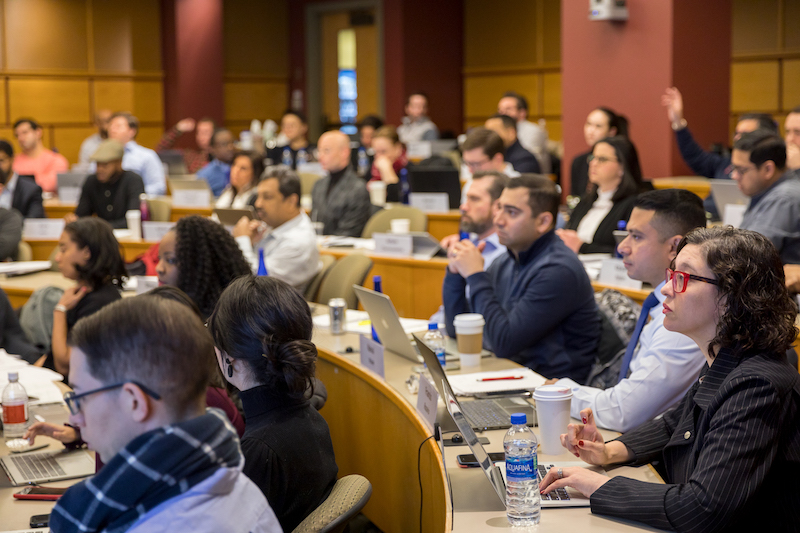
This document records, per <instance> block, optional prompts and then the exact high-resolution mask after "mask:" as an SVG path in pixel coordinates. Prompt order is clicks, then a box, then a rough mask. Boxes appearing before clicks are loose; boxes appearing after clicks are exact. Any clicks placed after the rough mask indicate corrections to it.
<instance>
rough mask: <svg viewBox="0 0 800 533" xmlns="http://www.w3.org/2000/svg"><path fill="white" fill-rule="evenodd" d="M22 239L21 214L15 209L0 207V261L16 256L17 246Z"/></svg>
mask: <svg viewBox="0 0 800 533" xmlns="http://www.w3.org/2000/svg"><path fill="white" fill-rule="evenodd" d="M21 240H22V215H20V214H19V213H17V211H16V210H15V209H3V208H1V207H0V261H4V260H5V259H7V258H9V257H10V258H11V259H16V258H17V248H19V241H21Z"/></svg>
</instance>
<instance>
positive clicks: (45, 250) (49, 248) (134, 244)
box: [25, 239, 157, 263]
mask: <svg viewBox="0 0 800 533" xmlns="http://www.w3.org/2000/svg"><path fill="white" fill-rule="evenodd" d="M25 242H26V243H28V244H29V245H30V247H31V250H32V252H33V260H34V261H47V260H48V259H49V258H50V254H51V253H53V250H55V249H56V246H58V241H57V240H55V239H25ZM156 243H157V242H156V241H145V240H138V241H132V240H128V239H120V240H119V250H120V253H122V258H123V259H125V261H126V262H128V263H129V262H131V261H133V260H134V259H136V258H137V257H139V256H140V255H142V254H143V253H145V252H146V251H147V250H149V249H150V247H151V246H153V245H154V244H156Z"/></svg>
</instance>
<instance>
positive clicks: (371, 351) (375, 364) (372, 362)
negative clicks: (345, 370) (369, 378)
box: [359, 335, 384, 377]
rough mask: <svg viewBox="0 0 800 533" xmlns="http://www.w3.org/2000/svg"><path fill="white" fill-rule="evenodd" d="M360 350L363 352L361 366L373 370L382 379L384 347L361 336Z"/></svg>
mask: <svg viewBox="0 0 800 533" xmlns="http://www.w3.org/2000/svg"><path fill="white" fill-rule="evenodd" d="M359 344H360V345H359V350H360V351H361V364H362V365H364V366H365V367H366V368H368V369H370V370H372V371H373V372H375V373H376V374H378V375H379V376H380V377H384V374H383V345H382V344H381V343H379V342H375V341H374V340H372V339H371V338H369V337H366V336H364V335H361V336H360V341H359Z"/></svg>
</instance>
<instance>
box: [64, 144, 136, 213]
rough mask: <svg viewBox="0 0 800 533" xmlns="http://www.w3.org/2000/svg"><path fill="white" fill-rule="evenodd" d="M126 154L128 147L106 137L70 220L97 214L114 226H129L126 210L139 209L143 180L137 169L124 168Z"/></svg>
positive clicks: (95, 155) (98, 149)
mask: <svg viewBox="0 0 800 533" xmlns="http://www.w3.org/2000/svg"><path fill="white" fill-rule="evenodd" d="M124 154H125V148H124V147H123V146H122V144H120V143H119V142H117V141H114V140H111V139H107V140H105V141H103V142H102V143H100V146H99V147H98V148H97V151H96V152H95V153H94V155H92V157H91V160H92V161H95V162H96V163H97V171H96V172H95V173H94V174H92V175H91V176H89V177H88V178H86V181H85V182H84V183H83V190H82V191H81V199H80V201H79V202H78V207H77V208H76V209H75V213H71V214H69V215H67V216H66V217H65V219H66V221H67V223H69V222H72V221H73V220H75V219H76V218H78V217H88V216H91V215H97V216H98V217H100V218H102V219H104V220H107V221H108V223H109V224H111V226H112V227H113V228H115V229H117V228H127V227H128V222H127V220H125V212H126V211H129V210H132V209H139V195H141V194H144V183H143V182H142V178H141V176H139V175H138V174H136V173H135V172H131V171H129V170H122V156H123V155H124Z"/></svg>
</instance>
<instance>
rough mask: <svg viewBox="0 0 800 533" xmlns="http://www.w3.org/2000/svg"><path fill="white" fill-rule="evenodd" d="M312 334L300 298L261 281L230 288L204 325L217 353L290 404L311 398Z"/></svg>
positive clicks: (254, 278) (242, 280)
mask: <svg viewBox="0 0 800 533" xmlns="http://www.w3.org/2000/svg"><path fill="white" fill-rule="evenodd" d="M312 329H313V323H312V321H311V310H310V309H309V307H308V304H307V303H306V301H305V300H303V297H302V296H301V295H300V293H299V292H297V290H296V289H294V288H293V287H292V286H290V285H289V284H287V283H286V282H283V281H281V280H278V279H276V278H270V277H265V276H253V275H249V276H244V277H241V278H239V279H237V280H235V281H234V282H233V283H231V284H230V285H229V286H228V288H227V289H225V291H224V292H223V293H222V296H220V297H219V302H217V307H216V308H215V309H214V312H213V313H212V314H211V317H210V318H209V319H208V330H209V331H210V332H211V336H212V337H214V343H215V344H216V345H217V348H219V349H220V350H221V351H222V352H224V353H225V354H226V355H230V356H231V357H233V358H234V359H237V360H241V361H244V362H246V364H247V365H248V366H249V368H250V371H251V372H252V375H253V377H254V378H255V380H256V381H257V382H258V383H260V384H262V385H269V387H270V388H271V389H273V390H276V391H278V392H280V393H282V394H285V395H287V396H289V397H291V398H295V399H299V398H302V397H303V396H304V395H306V394H307V391H309V390H311V391H312V392H313V385H314V372H315V370H316V363H317V348H316V346H314V344H313V343H312V342H311V332H312Z"/></svg>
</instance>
